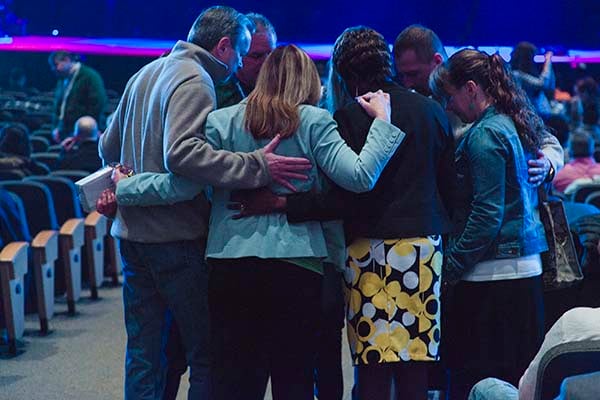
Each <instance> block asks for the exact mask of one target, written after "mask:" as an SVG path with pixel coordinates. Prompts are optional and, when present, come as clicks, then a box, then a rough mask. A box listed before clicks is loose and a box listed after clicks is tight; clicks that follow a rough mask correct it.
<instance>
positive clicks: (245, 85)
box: [215, 13, 277, 108]
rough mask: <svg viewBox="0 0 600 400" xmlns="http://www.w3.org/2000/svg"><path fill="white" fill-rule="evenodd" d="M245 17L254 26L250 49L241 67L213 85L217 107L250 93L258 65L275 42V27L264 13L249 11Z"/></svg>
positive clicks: (229, 103)
mask: <svg viewBox="0 0 600 400" xmlns="http://www.w3.org/2000/svg"><path fill="white" fill-rule="evenodd" d="M246 17H247V18H248V19H249V20H250V21H251V22H252V23H253V24H254V26H255V31H254V34H253V35H252V41H251V43H250V49H249V50H248V54H246V55H245V56H244V57H243V58H242V67H241V68H239V69H238V70H237V72H236V73H235V74H234V75H231V77H230V78H229V79H227V80H226V81H224V82H222V83H219V84H217V85H216V86H215V91H216V93H217V108H223V107H229V106H232V105H234V104H237V103H239V102H240V101H242V100H243V99H244V98H246V96H248V94H250V92H251V91H252V90H253V89H254V86H255V85H256V78H257V77H258V72H259V71H260V67H261V66H262V65H263V63H264V62H265V60H266V59H267V56H268V55H269V54H271V52H272V51H273V49H275V46H276V44H277V34H276V33H275V28H274V27H273V25H272V24H271V22H269V20H268V19H267V18H266V17H265V16H264V15H261V14H255V13H250V14H246Z"/></svg>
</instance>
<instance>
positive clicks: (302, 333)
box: [208, 258, 322, 400]
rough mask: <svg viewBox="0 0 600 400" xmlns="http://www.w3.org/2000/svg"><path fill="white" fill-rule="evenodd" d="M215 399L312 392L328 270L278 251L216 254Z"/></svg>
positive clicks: (297, 398)
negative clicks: (263, 255)
mask: <svg viewBox="0 0 600 400" xmlns="http://www.w3.org/2000/svg"><path fill="white" fill-rule="evenodd" d="M210 264H211V274H210V279H209V291H208V293H209V309H210V325H211V351H212V375H213V390H214V396H213V399H214V400H238V399H239V400H253V399H257V400H259V399H260V400H262V399H263V398H264V391H265V386H266V382H267V378H268V377H269V376H270V377H271V386H272V394H273V399H274V400H283V399H285V400H312V399H313V369H314V365H315V357H316V354H317V340H316V338H317V328H318V322H319V313H320V307H321V279H322V278H321V275H319V274H317V273H315V272H312V271H309V270H307V269H304V268H301V267H299V266H296V265H293V264H289V263H287V262H283V261H281V260H274V259H258V258H243V259H233V260H232V259H228V260H210Z"/></svg>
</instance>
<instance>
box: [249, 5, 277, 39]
mask: <svg viewBox="0 0 600 400" xmlns="http://www.w3.org/2000/svg"><path fill="white" fill-rule="evenodd" d="M246 17H247V18H248V19H249V20H250V22H252V23H253V24H254V27H255V29H256V32H255V33H262V32H264V33H266V34H267V35H270V36H271V38H272V39H273V45H276V44H277V33H276V32H275V27H274V26H273V24H272V23H271V21H269V20H268V19H267V17H265V16H264V15H262V14H258V13H248V14H246Z"/></svg>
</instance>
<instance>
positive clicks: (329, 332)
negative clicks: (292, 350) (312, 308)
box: [315, 263, 345, 400]
mask: <svg viewBox="0 0 600 400" xmlns="http://www.w3.org/2000/svg"><path fill="white" fill-rule="evenodd" d="M342 285H343V278H342V273H341V272H338V271H336V269H335V266H334V265H333V264H329V263H325V264H324V265H323V284H322V288H323V289H322V302H321V316H320V321H319V323H320V325H319V329H318V336H317V363H316V366H315V385H316V395H317V398H318V399H319V400H342V398H343V397H344V379H343V373H342V329H343V328H344V320H345V315H344V308H345V305H344V293H343V287H342Z"/></svg>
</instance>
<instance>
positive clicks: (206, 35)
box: [187, 6, 254, 51]
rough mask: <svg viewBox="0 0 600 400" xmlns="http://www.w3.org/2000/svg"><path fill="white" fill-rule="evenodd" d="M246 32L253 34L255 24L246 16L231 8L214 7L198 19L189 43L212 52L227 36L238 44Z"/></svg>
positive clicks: (205, 11)
mask: <svg viewBox="0 0 600 400" xmlns="http://www.w3.org/2000/svg"><path fill="white" fill-rule="evenodd" d="M246 30H248V31H250V33H253V32H254V24H253V23H252V22H251V21H250V20H249V19H248V18H247V17H246V16H245V15H244V14H241V13H239V12H237V11H236V10H235V9H233V8H231V7H226V6H214V7H210V8H207V9H206V10H204V11H202V13H201V14H200V15H199V16H198V18H196V21H194V24H193V25H192V28H191V29H190V33H188V37H187V41H188V42H191V43H194V44H195V45H197V46H200V47H202V48H204V49H205V50H207V51H211V50H213V49H214V48H215V46H216V45H217V43H219V40H221V38H223V37H225V36H226V37H228V38H229V39H230V40H231V43H232V45H235V44H237V43H238V41H239V38H240V36H242V35H243V34H244V32H245V31H246Z"/></svg>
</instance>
